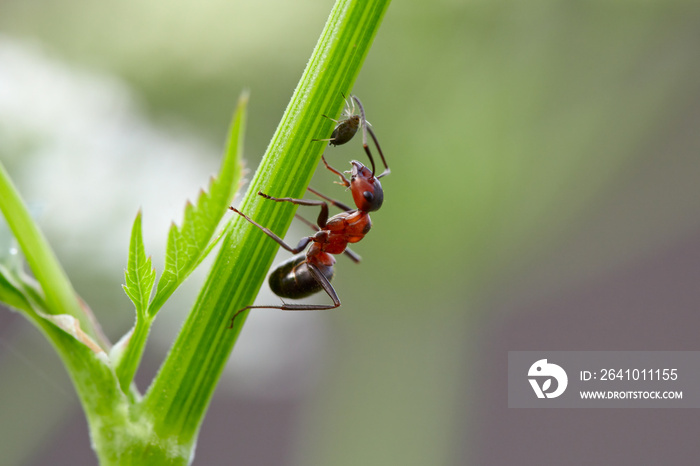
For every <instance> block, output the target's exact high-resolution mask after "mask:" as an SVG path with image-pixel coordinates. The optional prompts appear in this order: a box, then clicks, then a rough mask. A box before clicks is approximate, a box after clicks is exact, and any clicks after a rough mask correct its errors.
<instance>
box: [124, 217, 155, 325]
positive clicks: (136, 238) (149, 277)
mask: <svg viewBox="0 0 700 466" xmlns="http://www.w3.org/2000/svg"><path fill="white" fill-rule="evenodd" d="M124 278H125V284H124V285H122V287H123V288H124V291H125V292H126V294H127V296H129V299H131V302H133V303H134V306H135V307H136V312H137V314H140V315H143V314H145V313H146V309H147V308H148V301H149V300H150V298H151V292H152V291H153V285H154V284H155V282H156V271H155V269H154V268H153V266H152V265H151V258H150V257H146V250H145V248H144V246H143V234H142V232H141V211H140V210H139V213H138V214H137V215H136V219H135V220H134V226H133V227H132V229H131V242H130V244H129V261H128V265H127V269H126V271H125V272H124Z"/></svg>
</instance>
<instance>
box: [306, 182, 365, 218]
mask: <svg viewBox="0 0 700 466" xmlns="http://www.w3.org/2000/svg"><path fill="white" fill-rule="evenodd" d="M306 189H307V190H309V191H310V192H312V193H314V194H315V195H317V196H318V197H320V198H321V199H325V200H326V201H328V202H330V203H331V204H332V205H333V206H335V207H337V208H339V209H340V210H343V211H345V212H350V211H352V210H356V209H355V208H352V207H349V206H347V205H346V204H343V203H342V202H340V201H336V200H335V199H331V198H330V197H328V196H326V195H324V194H321V193H320V192H318V191H316V190H315V189H314V188H312V187H310V186H309V187H308V188H306Z"/></svg>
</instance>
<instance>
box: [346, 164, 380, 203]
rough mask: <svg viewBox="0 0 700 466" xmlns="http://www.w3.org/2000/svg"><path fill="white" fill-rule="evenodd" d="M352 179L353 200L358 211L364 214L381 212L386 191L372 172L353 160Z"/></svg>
mask: <svg viewBox="0 0 700 466" xmlns="http://www.w3.org/2000/svg"><path fill="white" fill-rule="evenodd" d="M350 163H351V164H352V171H351V172H350V173H351V177H350V190H351V191H352V198H353V199H354V200H355V205H356V206H357V208H358V209H360V210H362V211H364V212H374V211H375V210H379V208H380V207H381V206H382V203H383V202H384V191H383V190H382V184H381V183H380V182H379V180H378V179H377V177H376V176H374V173H372V170H370V169H369V168H367V167H365V166H364V165H362V164H361V163H360V162H358V161H356V160H353V161H352V162H350Z"/></svg>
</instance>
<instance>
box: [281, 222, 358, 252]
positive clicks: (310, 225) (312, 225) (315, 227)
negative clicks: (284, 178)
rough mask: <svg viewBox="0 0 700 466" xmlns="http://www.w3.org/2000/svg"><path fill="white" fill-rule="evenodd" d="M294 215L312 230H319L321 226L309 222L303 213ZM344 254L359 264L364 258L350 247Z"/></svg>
mask: <svg viewBox="0 0 700 466" xmlns="http://www.w3.org/2000/svg"><path fill="white" fill-rule="evenodd" d="M294 216H295V217H296V218H298V219H299V220H301V222H302V223H304V224H306V225H308V226H309V227H310V228H311V229H312V230H314V231H319V228H318V227H317V226H316V225H315V224H314V223H312V222H309V221H308V220H306V219H305V218H304V217H302V216H301V215H299V214H294ZM343 254H345V255H346V256H348V257H349V258H350V260H352V261H353V262H354V263H356V264H358V263H359V262H360V261H361V260H362V257H360V255H359V254H357V253H356V252H355V251H353V250H352V249H350V248H345V251H343Z"/></svg>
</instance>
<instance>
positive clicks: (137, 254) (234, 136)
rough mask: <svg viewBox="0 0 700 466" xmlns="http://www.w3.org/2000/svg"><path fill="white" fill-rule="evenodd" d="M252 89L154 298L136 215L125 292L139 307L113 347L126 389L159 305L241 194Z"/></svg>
mask: <svg viewBox="0 0 700 466" xmlns="http://www.w3.org/2000/svg"><path fill="white" fill-rule="evenodd" d="M247 102H248V96H247V94H245V93H244V94H243V95H242V96H241V98H240V99H239V103H238V108H237V110H236V113H235V114H234V116H233V121H232V123H231V130H230V136H229V142H228V144H227V149H226V153H225V154H224V159H223V162H222V164H221V170H220V172H219V175H218V177H216V178H212V179H211V182H210V184H209V193H206V192H204V191H201V192H200V194H199V199H198V201H197V205H196V206H194V205H193V204H192V203H190V202H188V203H187V205H186V207H185V219H184V221H183V223H182V227H178V226H176V225H174V224H173V225H172V227H171V228H170V232H169V234H168V245H167V249H166V260H165V271H164V272H163V276H162V277H161V278H160V281H159V282H158V289H157V291H156V295H155V296H154V298H153V301H151V303H150V305H149V303H148V300H149V298H150V296H151V292H152V290H153V285H154V282H155V271H154V270H153V268H152V267H151V259H150V258H146V252H145V249H144V246H143V236H142V232H141V212H139V214H138V215H137V216H136V220H135V221H134V226H133V228H132V232H131V245H130V246H129V266H128V268H127V271H126V273H125V275H126V285H124V291H126V294H127V295H129V298H130V299H131V301H133V303H134V306H135V307H136V324H135V325H134V327H133V328H132V329H131V330H129V332H127V333H126V334H125V335H124V336H123V337H122V338H121V339H120V340H119V341H118V342H117V343H116V344H115V345H114V346H113V347H112V350H111V352H110V357H111V358H112V364H113V365H114V367H115V372H116V374H117V377H118V378H119V384H120V386H121V388H122V390H123V391H124V392H125V393H127V392H128V389H129V386H130V385H131V382H132V380H133V379H134V374H136V371H137V369H138V366H139V363H140V362H141V357H142V355H143V351H144V348H145V347H146V340H147V338H148V333H149V331H150V328H151V323H152V322H153V319H154V318H155V316H156V313H157V312H158V310H159V309H160V308H161V307H162V306H163V304H164V303H165V301H166V300H167V299H168V298H169V297H170V296H171V295H172V294H173V292H174V291H175V289H177V287H178V286H179V285H180V284H181V283H182V282H183V281H184V280H185V279H186V278H187V276H188V275H189V274H190V273H191V272H192V271H193V270H194V269H195V267H197V265H199V263H200V262H201V261H202V259H204V257H206V255H207V254H208V253H209V252H210V251H211V249H212V248H213V246H214V244H216V242H217V241H218V238H217V239H215V240H214V241H212V240H211V238H212V236H213V235H214V233H215V232H216V228H217V226H218V224H219V222H220V221H221V217H223V215H224V213H226V212H227V210H228V209H227V207H228V205H229V203H230V202H231V198H232V197H233V195H234V194H235V191H236V188H237V185H238V180H239V178H240V174H241V171H242V166H241V162H240V158H241V157H240V154H241V152H242V145H243V130H244V127H245V112H246V104H247Z"/></svg>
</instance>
